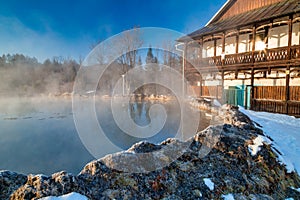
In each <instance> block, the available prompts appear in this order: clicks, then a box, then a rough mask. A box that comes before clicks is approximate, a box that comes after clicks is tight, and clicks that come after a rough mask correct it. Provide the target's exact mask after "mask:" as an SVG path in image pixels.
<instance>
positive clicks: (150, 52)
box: [0, 28, 182, 96]
mask: <svg viewBox="0 0 300 200" xmlns="http://www.w3.org/2000/svg"><path fill="white" fill-rule="evenodd" d="M141 34H142V33H141V32H140V30H139V28H135V29H134V31H131V32H123V33H122V35H121V39H120V40H119V41H118V42H117V43H116V44H110V45H114V48H110V47H104V48H97V45H94V47H93V48H95V49H96V51H95V56H96V60H97V64H99V65H107V64H108V63H107V61H109V60H110V59H109V56H110V55H111V54H110V52H108V49H113V50H115V51H117V52H111V53H113V54H114V55H115V54H117V55H120V56H119V57H118V58H117V59H116V60H115V61H114V62H113V63H110V65H109V67H108V68H107V69H106V71H105V73H104V74H103V76H102V77H101V79H100V80H99V84H98V89H104V90H105V91H106V94H108V95H111V94H112V90H113V88H114V84H115V83H116V82H117V80H119V79H120V77H121V76H122V75H124V74H126V72H128V71H129V70H130V69H132V68H134V67H138V68H139V69H140V70H141V73H147V72H146V71H147V70H149V69H146V67H145V65H146V64H149V63H156V64H159V63H160V64H164V65H168V66H170V67H173V68H175V69H177V70H179V71H180V69H181V67H180V66H181V64H180V63H181V59H182V58H181V57H180V56H178V55H176V54H175V53H174V51H175V49H174V44H173V42H174V41H165V43H164V44H162V49H164V50H161V49H152V48H151V45H150V44H149V48H148V49H147V53H146V54H145V52H143V51H145V49H141V50H137V49H139V48H140V47H141V46H142V45H143V42H144V41H143V40H142V37H141ZM80 64H81V60H79V61H78V62H77V61H76V60H74V59H71V58H63V57H59V56H58V57H53V58H52V59H46V60H45V61H44V62H43V63H41V62H39V61H38V60H37V59H36V58H34V57H29V56H25V55H23V54H12V55H11V54H3V55H2V56H0V96H34V95H40V94H45V95H49V94H52V95H61V94H63V93H71V92H72V90H73V85H74V81H75V78H76V75H77V72H78V70H79V68H80ZM151 70H158V71H159V70H160V69H158V68H157V69H151ZM88 79H89V77H87V78H86V80H87V82H88ZM133 81H134V80H129V79H128V77H127V76H125V84H126V88H127V87H128V86H129V85H130V83H132V82H133ZM84 84H85V83H84ZM86 84H87V83H86ZM152 88H155V89H154V91H153V90H151V91H148V92H147V90H146V89H145V88H141V89H140V90H139V91H138V92H139V93H145V92H147V93H157V87H156V86H155V87H152Z"/></svg>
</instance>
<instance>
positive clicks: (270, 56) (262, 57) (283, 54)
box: [199, 45, 300, 66]
mask: <svg viewBox="0 0 300 200" xmlns="http://www.w3.org/2000/svg"><path fill="white" fill-rule="evenodd" d="M289 52H290V55H289ZM289 59H291V60H295V59H300V45H298V46H293V47H291V49H290V51H289V48H288V47H280V48H274V49H265V50H262V51H254V52H245V53H237V54H230V55H225V57H224V60H223V62H222V59H221V56H215V57H209V58H203V59H202V60H201V62H199V63H201V64H202V65H203V66H221V65H225V66H226V65H242V64H250V63H263V62H269V63H270V62H275V61H288V60H289Z"/></svg>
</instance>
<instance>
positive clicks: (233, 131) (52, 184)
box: [0, 106, 300, 200]
mask: <svg viewBox="0 0 300 200" xmlns="http://www.w3.org/2000/svg"><path fill="white" fill-rule="evenodd" d="M219 112H220V115H221V116H223V117H224V124H222V125H214V126H210V127H208V128H207V129H206V130H204V131H201V132H199V133H197V134H196V135H195V136H194V137H193V138H191V139H190V140H188V141H187V143H183V144H182V142H179V141H177V140H174V139H169V140H167V141H165V142H162V143H161V144H160V145H154V144H150V143H145V142H141V143H138V144H136V145H134V146H133V147H131V148H130V149H129V150H127V151H125V152H121V153H117V154H112V155H108V156H106V157H104V158H101V159H99V160H95V161H92V162H90V163H88V164H87V165H86V166H85V167H84V169H83V170H82V171H81V172H80V173H79V174H78V175H72V174H69V173H67V172H58V173H55V174H53V175H51V176H43V175H23V174H18V173H14V172H10V171H0V199H11V200H15V199H38V198H41V197H46V196H59V195H63V194H67V193H70V192H77V193H80V194H82V195H85V196H87V197H88V198H89V199H222V198H223V197H224V195H226V194H232V195H233V196H234V198H235V199H286V198H294V199H300V192H299V191H297V190H295V188H300V177H299V175H298V174H297V173H296V172H287V170H286V168H285V166H284V165H283V164H282V163H280V162H279V161H278V153H279V152H278V151H276V150H275V149H274V148H273V147H272V145H271V144H268V143H267V142H263V143H262V145H260V146H259V147H258V148H257V149H256V152H254V153H253V151H254V150H253V149H252V151H251V147H252V146H254V145H255V139H256V138H258V137H265V136H264V133H263V131H262V130H261V129H259V128H257V126H256V125H255V124H254V122H252V121H251V120H250V119H249V118H248V117H247V116H246V115H244V114H243V113H241V112H239V111H238V108H237V107H232V106H226V107H222V109H221V110H219ZM216 132H218V134H219V136H218V141H216V143H215V145H214V146H213V147H212V149H209V150H210V151H209V153H208V154H207V155H206V154H205V155H204V154H203V147H205V146H207V145H206V144H207V139H208V135H209V134H214V133H216ZM184 144H189V146H188V148H187V149H186V151H185V152H183V154H182V155H181V156H180V157H179V158H177V159H175V160H174V161H173V162H171V164H169V165H167V166H164V167H157V166H156V167H157V170H155V171H151V172H147V171H149V170H148V169H152V168H151V167H150V168H149V166H148V164H149V163H150V164H151V161H150V160H151V159H150V160H149V163H148V164H147V165H145V166H143V165H142V166H141V167H140V168H139V169H138V170H139V171H137V172H138V173H129V172H122V171H120V170H116V165H118V163H120V162H119V161H120V156H124V155H125V156H127V155H129V156H133V157H134V156H135V155H136V154H138V153H141V152H155V151H157V150H158V149H161V148H163V147H166V146H167V147H168V146H171V145H173V146H180V145H184ZM204 149H205V148H204ZM164 153H165V152H162V154H164ZM123 164H125V165H126V163H123ZM131 164H132V163H131ZM152 164H153V163H152ZM128 165H130V163H128ZM125 167H126V166H125ZM129 167H132V166H129ZM125 169H126V168H125ZM143 170H144V171H143ZM141 172H145V173H141Z"/></svg>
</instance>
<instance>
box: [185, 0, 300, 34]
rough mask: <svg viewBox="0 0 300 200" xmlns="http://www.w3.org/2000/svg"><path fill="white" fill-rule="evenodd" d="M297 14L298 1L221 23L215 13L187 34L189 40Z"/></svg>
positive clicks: (290, 1)
mask: <svg viewBox="0 0 300 200" xmlns="http://www.w3.org/2000/svg"><path fill="white" fill-rule="evenodd" d="M230 2H232V1H229V2H227V3H226V4H225V6H226V5H229V4H231V3H230ZM223 7H224V6H223ZM223 7H222V8H223ZM221 10H223V9H221ZM220 12H221V11H219V12H218V13H219V14H220ZM297 12H300V0H284V1H281V2H278V3H274V4H271V5H268V6H264V7H261V8H258V9H254V10H251V11H248V12H245V13H242V14H238V15H235V16H232V17H229V18H226V19H224V20H221V21H217V20H215V19H216V18H218V17H217V15H218V13H217V15H215V16H214V17H213V18H212V20H211V21H210V22H209V23H208V24H207V25H206V26H205V27H203V28H201V29H199V30H197V31H194V32H192V33H190V34H188V36H189V37H191V38H195V37H201V36H203V35H209V34H214V33H217V32H222V31H226V30H229V29H234V28H238V27H243V26H247V25H251V24H253V23H259V22H260V21H266V20H268V19H272V18H275V17H281V16H286V15H289V14H292V13H297ZM181 39H184V38H181Z"/></svg>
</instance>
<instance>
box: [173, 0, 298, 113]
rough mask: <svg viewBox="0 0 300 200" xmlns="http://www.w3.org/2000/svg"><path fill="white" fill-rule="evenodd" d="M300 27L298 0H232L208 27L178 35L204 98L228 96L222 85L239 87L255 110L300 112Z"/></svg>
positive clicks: (191, 77) (187, 68)
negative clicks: (182, 35)
mask: <svg viewBox="0 0 300 200" xmlns="http://www.w3.org/2000/svg"><path fill="white" fill-rule="evenodd" d="M299 30H300V0H228V1H227V2H226V3H225V4H224V5H223V7H222V8H221V9H220V10H219V11H218V12H217V13H216V14H215V15H214V17H213V18H212V19H211V20H210V21H209V22H208V23H207V24H206V26H204V27H203V28H201V29H199V30H196V31H194V32H192V33H190V34H189V35H188V37H183V38H180V39H179V41H180V42H184V44H185V51H186V52H185V55H186V63H185V74H186V77H187V78H188V80H189V81H190V82H192V84H193V85H194V87H195V88H196V89H197V86H198V87H199V90H200V91H199V95H200V96H215V97H216V98H218V99H220V100H222V99H223V100H224V97H225V93H224V90H223V89H226V90H230V89H231V88H234V87H233V86H236V85H241V86H243V87H242V89H243V91H244V93H245V94H244V95H245V96H244V99H243V101H244V102H245V103H244V105H246V106H247V105H248V103H247V102H249V105H250V108H251V109H253V110H259V111H270V112H278V113H287V114H290V115H295V116H300V31H299ZM195 44H197V45H195ZM198 44H199V46H200V48H199V46H198ZM197 69H198V70H197ZM199 71H200V73H199ZM212 76H213V78H212ZM216 77H218V78H217V79H219V80H220V81H219V82H218V81H217V82H218V83H217V84H215V83H216V81H215V79H216ZM210 80H214V81H211V83H210ZM209 87H211V88H213V87H215V88H216V89H214V90H212V89H210V90H209ZM208 91H210V93H214V94H208ZM212 91H214V92H212ZM228 98H230V92H229V93H228V91H227V99H228ZM224 101H226V100H224Z"/></svg>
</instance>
